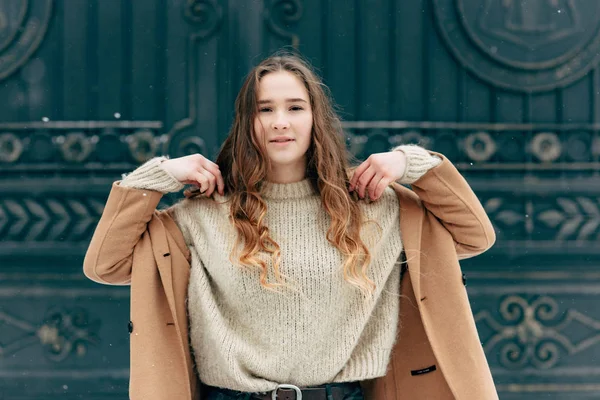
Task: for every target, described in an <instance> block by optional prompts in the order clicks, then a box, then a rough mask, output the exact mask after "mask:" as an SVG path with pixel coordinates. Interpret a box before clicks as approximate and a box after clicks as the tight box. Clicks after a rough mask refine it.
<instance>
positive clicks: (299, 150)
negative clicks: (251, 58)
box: [254, 71, 313, 177]
mask: <svg viewBox="0 0 600 400" xmlns="http://www.w3.org/2000/svg"><path fill="white" fill-rule="evenodd" d="M312 125H313V118H312V110H311V107H310V100H309V97H308V92H307V90H306V88H305V87H304V84H303V83H302V81H301V80H300V79H298V78H297V77H296V76H295V75H293V74H292V73H290V72H287V71H278V72H271V73H268V74H267V75H265V76H263V77H262V79H261V80H260V83H259V85H258V114H257V116H256V118H255V120H254V132H255V133H256V136H257V139H258V141H259V142H260V143H264V145H265V146H266V153H267V154H268V156H269V159H270V161H271V166H272V169H273V170H274V171H276V172H277V171H279V172H278V174H281V173H285V174H286V175H289V176H292V175H294V176H296V177H300V175H302V177H303V176H304V173H305V171H306V151H307V150H308V148H309V146H310V141H311V134H312Z"/></svg>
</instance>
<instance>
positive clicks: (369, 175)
mask: <svg viewBox="0 0 600 400" xmlns="http://www.w3.org/2000/svg"><path fill="white" fill-rule="evenodd" d="M374 176H375V169H373V168H371V167H369V168H368V169H367V170H366V171H365V172H363V173H362V175H361V176H360V178H359V179H358V183H357V186H356V189H357V190H358V195H359V196H360V197H361V198H364V197H365V190H366V189H367V185H368V184H369V182H371V179H373V177H374Z"/></svg>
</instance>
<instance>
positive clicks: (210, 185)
mask: <svg viewBox="0 0 600 400" xmlns="http://www.w3.org/2000/svg"><path fill="white" fill-rule="evenodd" d="M200 173H201V174H202V175H204V176H205V177H206V179H207V180H208V186H207V188H206V191H205V192H204V194H205V195H206V196H207V197H209V196H210V195H211V194H212V193H213V192H214V191H215V186H216V185H217V179H216V178H215V176H214V175H213V174H211V173H210V172H209V171H207V170H203V171H200Z"/></svg>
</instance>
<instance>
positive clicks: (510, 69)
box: [434, 0, 600, 92]
mask: <svg viewBox="0 0 600 400" xmlns="http://www.w3.org/2000/svg"><path fill="white" fill-rule="evenodd" d="M434 4H435V15H436V19H437V23H438V25H439V28H440V33H441V34H442V36H443V37H444V39H445V41H446V43H447V45H448V47H449V48H450V50H451V52H452V53H453V54H454V56H455V57H456V59H457V60H458V61H459V62H460V63H461V64H463V65H464V66H465V67H466V68H467V69H469V70H470V71H471V72H473V73H474V74H475V75H477V76H479V77H480V78H482V79H484V80H486V81H488V82H490V83H492V84H494V85H496V86H500V87H504V88H508V89H513V90H518V91H529V92H532V91H541V90H551V89H554V88H556V87H559V86H564V85H566V84H568V83H571V82H573V81H574V80H576V79H578V78H580V77H581V76H583V75H585V74H586V73H587V72H588V71H589V70H590V69H591V68H592V67H594V66H595V65H596V64H597V62H598V61H599V60H600V56H599V52H600V20H598V18H597V17H596V16H597V15H598V14H599V13H600V2H598V1H595V0H484V1H481V0H434Z"/></svg>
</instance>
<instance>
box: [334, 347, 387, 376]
mask: <svg viewBox="0 0 600 400" xmlns="http://www.w3.org/2000/svg"><path fill="white" fill-rule="evenodd" d="M390 354H391V351H378V352H371V353H367V354H363V355H361V356H359V357H353V358H351V359H350V360H349V361H348V363H347V364H346V366H345V367H344V369H343V370H342V371H341V372H340V373H339V374H338V375H337V376H336V377H335V379H334V380H333V381H334V382H352V381H363V380H366V379H373V378H378V377H380V376H384V375H385V373H386V370H387V365H388V363H389V361H390Z"/></svg>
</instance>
